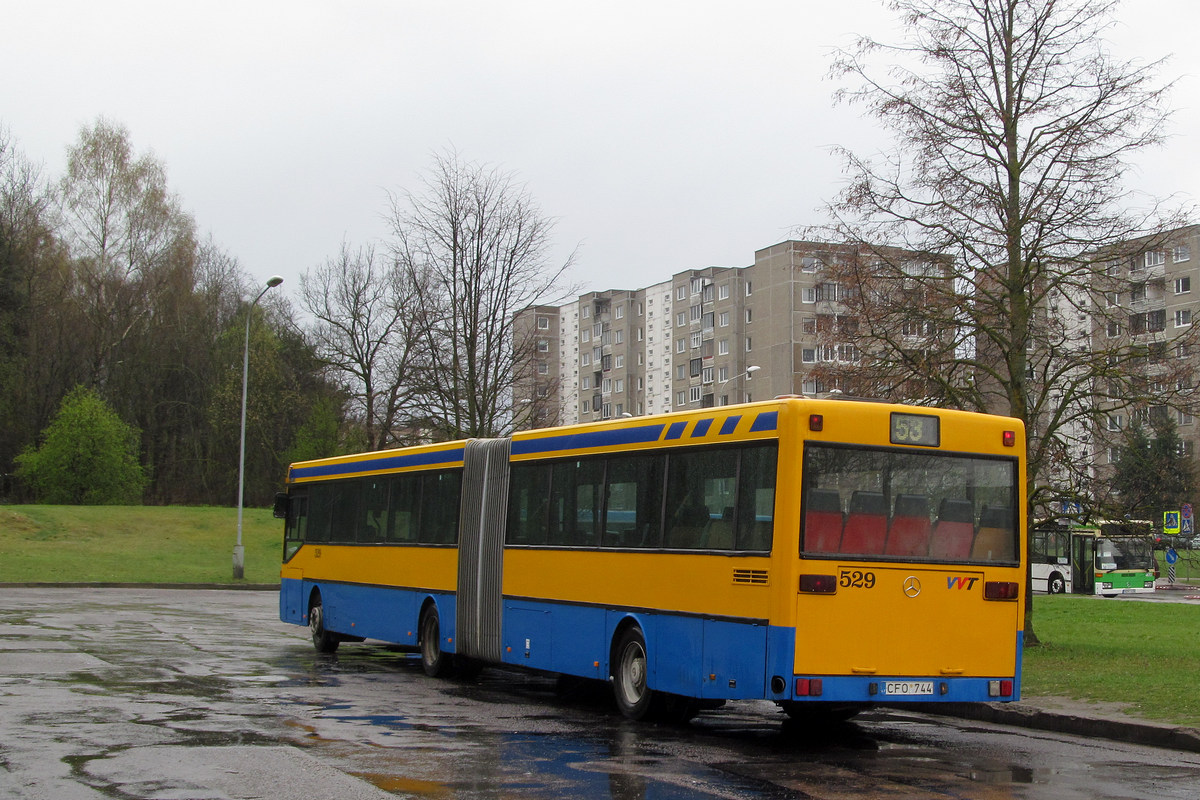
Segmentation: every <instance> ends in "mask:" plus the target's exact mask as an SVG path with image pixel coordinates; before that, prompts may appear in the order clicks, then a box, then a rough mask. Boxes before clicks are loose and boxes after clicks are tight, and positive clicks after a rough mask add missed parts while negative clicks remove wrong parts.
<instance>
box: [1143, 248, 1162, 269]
mask: <svg viewBox="0 0 1200 800" xmlns="http://www.w3.org/2000/svg"><path fill="white" fill-rule="evenodd" d="M1165 263H1167V254H1166V251H1164V250H1151V251H1149V252H1148V253H1146V266H1147V267H1161V266H1162V265H1163V264H1165Z"/></svg>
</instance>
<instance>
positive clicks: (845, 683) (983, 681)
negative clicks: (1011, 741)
mask: <svg viewBox="0 0 1200 800" xmlns="http://www.w3.org/2000/svg"><path fill="white" fill-rule="evenodd" d="M804 677H812V678H820V679H821V683H822V691H821V695H820V696H819V697H811V696H810V697H792V698H790V699H792V700H796V701H799V702H805V701H813V702H823V703H973V702H985V701H994V700H1014V699H1016V697H1015V683H1014V697H992V696H990V694H989V693H988V683H989V682H990V681H991V680H1001V679H1003V680H1010V681H1011V680H1013V677H1012V676H1011V675H1009V676H1003V677H1001V676H997V677H996V678H990V679H989V678H944V677H940V676H939V677H928V676H926V677H920V676H917V677H913V676H909V675H904V676H894V677H886V676H878V675H872V676H870V677H862V676H839V675H833V676H829V675H824V676H822V675H812V676H804ZM889 681H897V682H903V683H905V684H909V685H911V684H916V683H928V684H930V686H931V688H932V691H933V693H932V694H887V691H886V687H887V683H888V682H889ZM794 689H795V682H794V681H793V682H792V687H791V690H792V691H794Z"/></svg>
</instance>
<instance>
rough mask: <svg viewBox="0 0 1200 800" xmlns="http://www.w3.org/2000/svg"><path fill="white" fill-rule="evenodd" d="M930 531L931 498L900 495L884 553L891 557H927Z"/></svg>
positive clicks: (897, 496)
mask: <svg viewBox="0 0 1200 800" xmlns="http://www.w3.org/2000/svg"><path fill="white" fill-rule="evenodd" d="M929 530H930V520H929V498H928V497H927V496H925V495H923V494H898V495H896V513H895V514H894V515H893V516H892V523H891V525H890V526H889V527H888V538H887V545H886V546H885V547H884V551H883V552H884V553H885V554H886V555H889V556H905V557H913V556H926V555H928V554H929Z"/></svg>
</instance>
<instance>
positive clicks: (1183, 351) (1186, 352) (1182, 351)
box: [1175, 342, 1192, 358]
mask: <svg viewBox="0 0 1200 800" xmlns="http://www.w3.org/2000/svg"><path fill="white" fill-rule="evenodd" d="M1191 354H1192V349H1191V348H1190V347H1188V346H1187V343H1186V342H1180V343H1179V344H1177V345H1175V357H1176V358H1187V357H1188V356H1190V355H1191Z"/></svg>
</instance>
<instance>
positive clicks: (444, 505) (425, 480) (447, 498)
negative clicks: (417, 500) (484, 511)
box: [417, 470, 462, 544]
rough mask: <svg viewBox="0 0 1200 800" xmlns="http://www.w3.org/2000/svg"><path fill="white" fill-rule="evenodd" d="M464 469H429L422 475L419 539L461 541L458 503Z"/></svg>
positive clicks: (449, 542)
mask: <svg viewBox="0 0 1200 800" xmlns="http://www.w3.org/2000/svg"><path fill="white" fill-rule="evenodd" d="M461 490H462V472H460V471H449V470H448V471H445V472H427V473H425V474H424V475H422V476H421V516H420V518H419V519H420V521H419V523H418V524H419V525H420V529H419V530H418V531H417V539H418V541H420V542H423V543H426V544H454V543H455V542H457V541H458V506H459V502H460V501H461V500H462V498H461V496H460V495H461V494H462V491H461Z"/></svg>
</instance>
